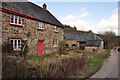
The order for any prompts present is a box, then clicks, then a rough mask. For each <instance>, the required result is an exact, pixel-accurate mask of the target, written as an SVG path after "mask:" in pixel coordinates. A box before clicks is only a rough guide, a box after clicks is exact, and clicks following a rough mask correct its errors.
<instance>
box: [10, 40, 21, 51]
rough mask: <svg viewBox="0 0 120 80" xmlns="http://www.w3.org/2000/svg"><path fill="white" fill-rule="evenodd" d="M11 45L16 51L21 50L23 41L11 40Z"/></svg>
mask: <svg viewBox="0 0 120 80" xmlns="http://www.w3.org/2000/svg"><path fill="white" fill-rule="evenodd" d="M11 40H12V41H13V44H12V43H11ZM18 40H20V46H18ZM15 41H17V42H16V46H15ZM10 44H11V45H12V47H13V50H14V51H16V50H21V39H10Z"/></svg>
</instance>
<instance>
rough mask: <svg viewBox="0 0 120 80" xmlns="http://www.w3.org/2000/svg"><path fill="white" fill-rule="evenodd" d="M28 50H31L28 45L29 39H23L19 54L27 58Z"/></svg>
mask: <svg viewBox="0 0 120 80" xmlns="http://www.w3.org/2000/svg"><path fill="white" fill-rule="evenodd" d="M28 50H29V48H28V45H27V41H24V40H22V47H21V52H20V53H19V55H20V56H23V57H24V59H26V57H27V53H28Z"/></svg>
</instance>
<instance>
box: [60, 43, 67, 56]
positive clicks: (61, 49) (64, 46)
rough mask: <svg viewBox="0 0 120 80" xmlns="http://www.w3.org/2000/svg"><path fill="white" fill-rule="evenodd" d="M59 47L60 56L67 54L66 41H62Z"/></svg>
mask: <svg viewBox="0 0 120 80" xmlns="http://www.w3.org/2000/svg"><path fill="white" fill-rule="evenodd" d="M58 45H59V47H58V48H59V49H58V52H59V53H60V54H66V51H67V50H66V48H67V47H66V43H65V41H60V42H59V44H58Z"/></svg>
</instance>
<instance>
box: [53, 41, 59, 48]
mask: <svg viewBox="0 0 120 80" xmlns="http://www.w3.org/2000/svg"><path fill="white" fill-rule="evenodd" d="M53 47H58V40H57V39H53Z"/></svg>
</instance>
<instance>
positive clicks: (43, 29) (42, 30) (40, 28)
mask: <svg viewBox="0 0 120 80" xmlns="http://www.w3.org/2000/svg"><path fill="white" fill-rule="evenodd" d="M37 30H42V31H44V30H45V29H44V28H38V29H37Z"/></svg>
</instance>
